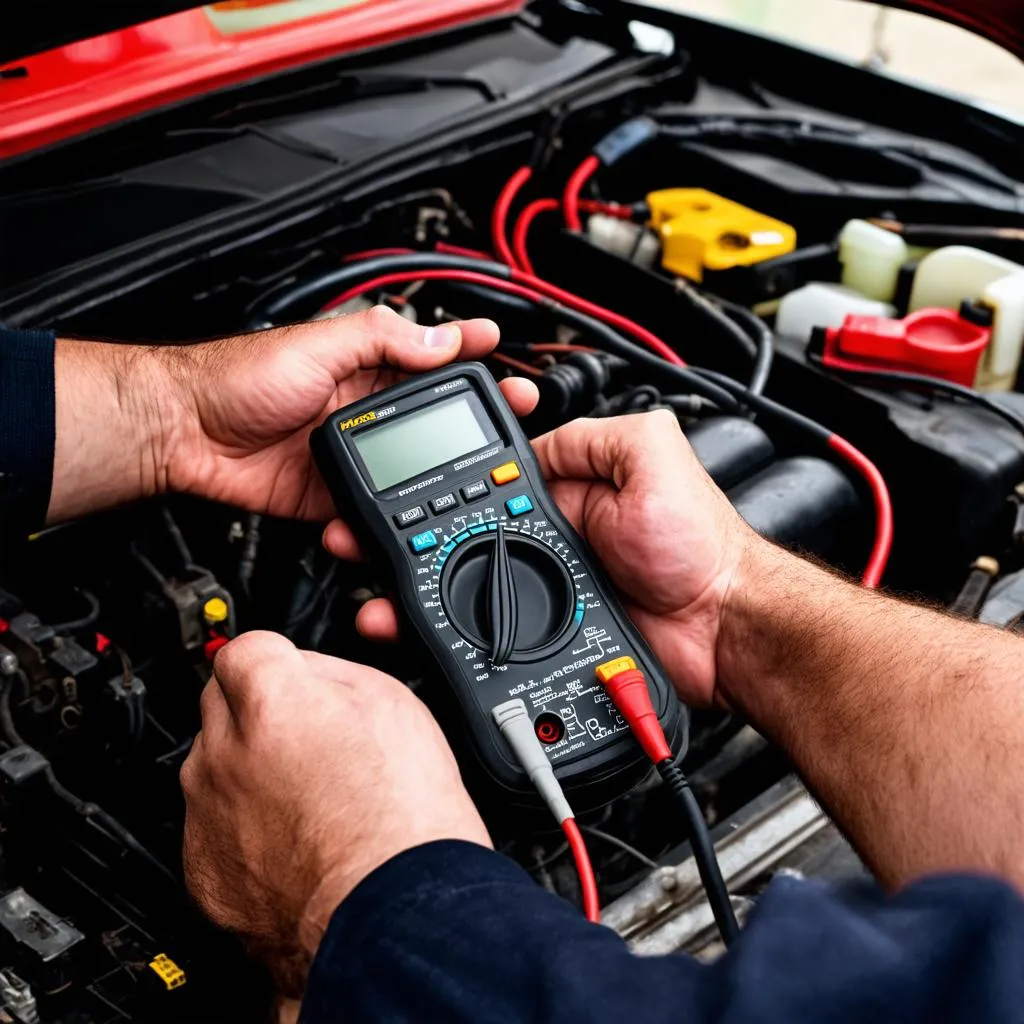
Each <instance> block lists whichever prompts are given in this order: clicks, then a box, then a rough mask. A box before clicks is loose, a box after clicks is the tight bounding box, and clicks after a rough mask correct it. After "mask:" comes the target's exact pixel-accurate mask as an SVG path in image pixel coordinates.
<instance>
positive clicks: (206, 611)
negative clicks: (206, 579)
mask: <svg viewBox="0 0 1024 1024" xmlns="http://www.w3.org/2000/svg"><path fill="white" fill-rule="evenodd" d="M227 617H228V603H227V601H225V600H224V598H222V597H211V598H210V600H209V601H207V602H206V604H204V605H203V618H204V619H206V621H207V622H208V623H209V624H210V625H211V626H212V625H213V624H214V623H215V622H223V621H224V620H225V619H226V618H227Z"/></svg>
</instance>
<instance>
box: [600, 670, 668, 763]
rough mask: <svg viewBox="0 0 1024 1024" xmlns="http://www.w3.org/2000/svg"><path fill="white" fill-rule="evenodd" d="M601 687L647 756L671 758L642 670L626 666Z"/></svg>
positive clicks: (657, 761)
mask: <svg viewBox="0 0 1024 1024" xmlns="http://www.w3.org/2000/svg"><path fill="white" fill-rule="evenodd" d="M604 687H605V689H606V690H607V691H608V696H609V697H611V699H612V701H613V703H614V704H615V706H616V707H617V708H618V709H619V714H620V715H622V717H623V718H624V719H625V720H626V722H627V723H628V724H629V727H630V729H632V731H633V735H634V736H635V737H636V740H637V742H638V743H639V744H640V746H641V747H642V748H643V751H644V753H645V754H646V755H647V756H648V758H650V760H651V761H652V762H653V763H654V764H658V763H659V762H661V761H664V760H665V759H666V758H668V759H669V760H671V758H672V749H671V747H669V745H668V740H666V739H665V731H664V730H663V729H662V727H661V722H659V721H658V713H657V712H656V711H655V710H654V705H653V704H652V703H651V694H650V691H649V690H648V689H647V680H646V679H644V674H643V672H641V671H640V669H638V668H628V669H625V670H624V671H622V672H618V673H616V674H615V675H614V676H612V677H611V679H609V680H607V681H606V682H605V683H604Z"/></svg>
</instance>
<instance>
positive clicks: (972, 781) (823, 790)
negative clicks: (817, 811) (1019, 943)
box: [718, 543, 1024, 887]
mask: <svg viewBox="0 0 1024 1024" xmlns="http://www.w3.org/2000/svg"><path fill="white" fill-rule="evenodd" d="M727 609H728V610H727V613H726V614H725V616H724V617H723V625H722V631H721V635H720V638H719V643H718V652H719V653H718V678H719V684H718V685H719V688H720V691H721V694H722V696H723V697H724V698H725V699H726V700H727V701H728V702H729V703H730V704H731V705H732V706H734V707H736V708H737V709H738V710H740V711H742V712H743V713H744V714H746V715H747V716H748V717H749V718H750V719H751V721H753V722H754V723H755V724H756V725H757V726H758V727H759V728H761V729H762V730H763V731H764V732H765V733H766V734H767V735H769V736H771V737H772V738H773V739H774V740H776V741H777V742H778V743H779V744H780V745H781V746H782V747H783V748H784V749H785V750H786V751H787V752H788V753H789V754H790V756H791V757H792V759H793V761H794V763H795V764H796V765H797V767H798V769H799V770H800V771H801V773H802V774H803V775H804V777H805V778H806V779H807V781H808V783H809V785H810V786H811V787H812V789H813V790H814V791H815V792H816V794H817V795H818V796H819V798H820V799H821V800H822V801H823V802H824V804H825V805H826V806H827V807H828V808H829V810H830V811H831V812H832V814H833V815H834V816H835V818H836V819H837V821H838V822H839V823H840V825H841V826H842V827H843V828H844V829H845V831H846V832H847V834H848V835H849V836H850V838H851V840H852V841H853V842H854V844H855V845H856V846H857V848H858V850H859V851H860V852H861V854H862V855H863V856H864V857H865V859H866V860H867V862H868V863H869V864H870V866H871V867H872V868H873V869H874V871H875V872H876V873H877V874H878V876H879V877H880V878H881V879H882V880H883V881H884V882H886V883H888V884H890V885H899V884H902V883H904V882H906V881H908V880H910V879H911V878H914V877H917V876H920V875H922V874H925V873H929V872H936V871H950V870H974V871H987V872H993V873H996V874H998V875H1001V876H1002V877H1004V878H1007V879H1009V880H1011V881H1013V882H1014V883H1016V884H1017V885H1018V886H1022V887H1024V786H1021V784H1020V780H1021V779H1022V778H1024V643H1022V642H1021V641H1020V640H1019V639H1017V638H1015V637H1013V636H1010V635H1008V634H1005V633H1002V632H1000V631H998V630H995V629H992V628H989V627H985V626H981V625H977V624H974V623H967V622H962V621H959V620H955V619H952V618H950V617H948V616H945V615H942V614H940V613H938V612H935V611H932V610H930V609H927V608H921V607H917V606H914V605H912V604H907V603H904V602H900V601H897V600H894V599H892V598H887V597H884V596H880V595H878V594H873V593H869V592H867V591H864V590H862V589H860V588H858V587H855V586H853V585H852V584H848V583H846V582H844V581H841V580H839V579H837V578H836V577H835V576H833V575H831V574H830V573H828V572H826V571H824V570H822V569H819V568H817V567H815V566H812V565H809V564H808V563H806V562H803V561H801V560H800V559H797V558H795V557H794V556H792V555H789V554H786V553H784V552H782V551H779V550H777V549H775V548H772V547H770V546H769V545H767V544H760V543H758V544H754V545H751V549H750V551H749V553H748V556H747V558H746V560H745V564H744V566H743V568H742V569H741V571H740V573H739V576H738V578H737V580H736V582H735V584H734V586H733V588H732V590H731V592H730V596H729V600H728V602H727Z"/></svg>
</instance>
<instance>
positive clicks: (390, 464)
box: [352, 395, 489, 491]
mask: <svg viewBox="0 0 1024 1024" xmlns="http://www.w3.org/2000/svg"><path fill="white" fill-rule="evenodd" d="M352 441H353V443H354V444H355V446H356V450H357V451H358V452H359V456H360V458H361V459H362V460H363V465H365V466H366V470H367V472H368V473H369V474H370V480H371V481H372V483H373V486H374V487H375V488H376V489H377V490H378V491H383V490H386V489H387V488H388V487H392V486H393V485H394V484H397V483H401V481H403V480H408V479H409V478H410V477H414V476H419V474H420V473H425V472H426V471H427V470H428V469H433V468H434V467H435V466H442V465H444V463H446V462H450V461H451V460H452V459H456V458H458V457H459V456H460V455H466V454H468V453H469V452H474V451H476V450H477V449H478V448H483V447H484V445H486V444H487V443H488V441H489V438H488V437H487V435H486V434H485V433H484V430H483V427H481V425H480V422H479V420H478V419H477V418H476V414H475V413H474V412H473V408H472V406H471V405H470V404H469V399H468V398H467V397H466V396H465V395H461V396H459V397H458V398H448V399H446V400H445V401H443V402H438V403H437V404H436V405H429V406H427V407H426V408H425V409H421V410H419V411H417V412H410V413H407V414H406V415H405V416H400V417H399V418H398V419H396V420H394V421H393V422H391V423H385V424H382V425H381V426H379V427H372V428H370V429H369V430H361V431H360V432H359V433H358V434H357V435H355V436H354V437H353V438H352Z"/></svg>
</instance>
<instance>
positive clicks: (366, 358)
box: [293, 306, 498, 381]
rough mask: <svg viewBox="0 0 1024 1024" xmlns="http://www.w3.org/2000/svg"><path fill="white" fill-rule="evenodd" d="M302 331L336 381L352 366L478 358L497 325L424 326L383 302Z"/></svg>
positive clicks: (413, 365)
mask: <svg viewBox="0 0 1024 1024" xmlns="http://www.w3.org/2000/svg"><path fill="white" fill-rule="evenodd" d="M293 329H294V328H293ZM307 330H309V332H310V335H309V343H310V344H311V346H312V348H313V352H314V354H315V356H316V358H317V360H318V361H319V362H321V363H322V364H323V365H324V366H326V367H327V368H328V369H329V370H330V371H331V372H332V373H333V374H334V379H335V380H339V381H340V380H343V379H344V378H345V377H347V376H348V375H349V374H351V373H354V372H355V371H356V370H372V369H375V368H376V367H378V366H391V367H394V368H395V369H398V370H404V371H405V372H407V373H416V372H421V371H423V370H430V369H433V368H434V367H437V366H442V365H443V364H445V363H449V362H451V361H452V360H453V359H457V358H459V357H460V356H461V357H462V358H464V359H476V358H481V357H483V356H485V355H487V353H489V352H490V351H491V349H493V348H494V346H495V345H497V343H498V328H497V325H496V324H494V323H492V322H491V321H490V320H461V321H458V322H453V323H447V324H441V325H439V326H437V327H424V326H422V325H420V324H416V323H413V322H412V321H410V320H406V319H405V317H403V316H399V315H398V313H396V312H395V311H394V310H392V309H389V308H388V307H387V306H374V307H373V308H371V309H367V310H364V311H363V312H361V313H352V314H350V315H348V316H342V317H338V318H337V319H335V320H331V321H320V322H318V323H315V324H310V325H308V327H307Z"/></svg>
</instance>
